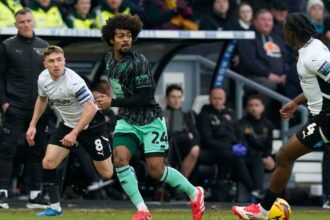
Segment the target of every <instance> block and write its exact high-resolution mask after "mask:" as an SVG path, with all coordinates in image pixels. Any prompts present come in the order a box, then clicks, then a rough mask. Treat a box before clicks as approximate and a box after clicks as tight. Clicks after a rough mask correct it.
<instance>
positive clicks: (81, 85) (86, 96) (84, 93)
mask: <svg viewBox="0 0 330 220" xmlns="http://www.w3.org/2000/svg"><path fill="white" fill-rule="evenodd" d="M72 89H73V93H74V95H75V97H76V98H77V100H78V102H79V103H80V104H81V105H83V104H84V103H86V102H88V101H90V100H94V98H93V95H92V93H91V91H90V90H89V88H88V87H87V85H86V83H85V82H84V80H83V79H81V78H78V77H76V78H75V79H74V80H73V82H72Z"/></svg>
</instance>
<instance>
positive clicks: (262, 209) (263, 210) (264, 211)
mask: <svg viewBox="0 0 330 220" xmlns="http://www.w3.org/2000/svg"><path fill="white" fill-rule="evenodd" d="M258 205H259V207H260V211H261V212H262V213H267V214H268V212H269V211H267V210H266V209H264V207H262V206H261V204H260V203H259V204H258Z"/></svg>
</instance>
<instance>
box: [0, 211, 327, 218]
mask: <svg viewBox="0 0 330 220" xmlns="http://www.w3.org/2000/svg"><path fill="white" fill-rule="evenodd" d="M151 211H152V212H153V218H152V219H153V220H191V219H192V217H191V213H190V211H189V210H188V209H187V210H186V209H184V210H169V209H166V210H164V209H155V210H151ZM35 213H36V211H31V210H26V209H10V210H0V220H32V219H33V220H36V219H40V220H47V219H51V220H130V219H131V218H132V216H133V215H134V210H114V209H102V210H95V209H90V210H89V209H65V210H64V213H63V214H62V215H61V216H57V217H49V218H37V217H35ZM326 219H330V210H329V211H327V210H322V209H318V210H307V209H298V210H295V209H293V210H292V216H291V218H290V220H326ZM203 220H238V218H236V217H235V216H234V215H233V214H232V212H231V211H229V210H223V211H222V210H207V213H206V214H205V217H204V218H203Z"/></svg>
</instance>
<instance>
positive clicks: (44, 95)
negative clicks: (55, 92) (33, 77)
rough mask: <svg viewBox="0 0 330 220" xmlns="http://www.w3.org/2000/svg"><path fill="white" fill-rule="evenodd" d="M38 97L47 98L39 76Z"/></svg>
mask: <svg viewBox="0 0 330 220" xmlns="http://www.w3.org/2000/svg"><path fill="white" fill-rule="evenodd" d="M38 95H39V96H41V97H46V96H47V93H46V88H45V86H44V85H43V78H42V75H40V77H39V78H38Z"/></svg>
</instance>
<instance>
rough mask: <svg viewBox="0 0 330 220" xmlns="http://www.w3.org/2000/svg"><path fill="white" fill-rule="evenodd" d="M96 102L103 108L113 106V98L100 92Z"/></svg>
mask: <svg viewBox="0 0 330 220" xmlns="http://www.w3.org/2000/svg"><path fill="white" fill-rule="evenodd" d="M95 100H96V104H97V107H99V108H100V109H102V110H105V109H108V108H110V107H111V102H112V98H111V97H110V96H107V95H104V94H100V95H98V96H97V97H96V99H95Z"/></svg>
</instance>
